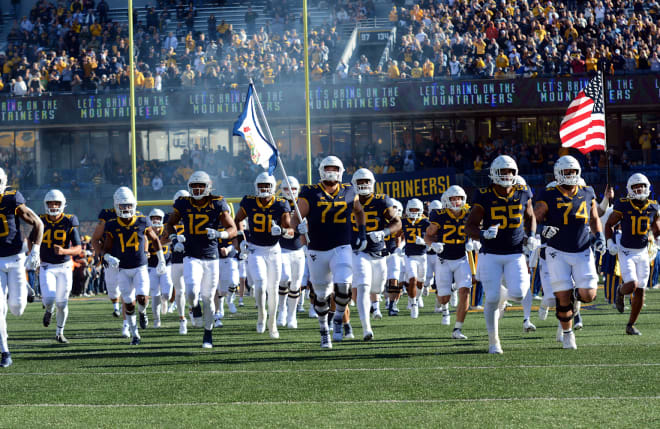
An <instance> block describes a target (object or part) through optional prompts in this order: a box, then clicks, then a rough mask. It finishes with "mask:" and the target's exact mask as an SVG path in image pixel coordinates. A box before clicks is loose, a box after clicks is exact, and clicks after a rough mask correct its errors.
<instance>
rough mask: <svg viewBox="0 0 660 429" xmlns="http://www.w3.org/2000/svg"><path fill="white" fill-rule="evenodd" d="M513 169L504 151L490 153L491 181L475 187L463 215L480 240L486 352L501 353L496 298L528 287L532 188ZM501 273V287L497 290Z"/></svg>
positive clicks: (523, 291) (517, 294)
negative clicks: (517, 181) (517, 179)
mask: <svg viewBox="0 0 660 429" xmlns="http://www.w3.org/2000/svg"><path fill="white" fill-rule="evenodd" d="M517 174H518V166H517V165H516V162H515V161H514V160H513V158H511V157H510V156H507V155H500V156H498V157H497V158H495V159H494V160H493V162H492V163H491V165H490V179H491V181H492V183H491V184H490V185H489V186H487V187H485V188H480V189H478V190H477V192H476V194H475V198H474V200H473V206H472V210H471V211H470V214H469V215H468V219H467V221H466V232H467V234H468V236H469V237H470V238H472V239H473V240H475V241H476V240H480V242H481V246H482V247H481V254H480V257H479V263H478V265H477V269H478V278H479V280H481V282H482V284H483V287H484V290H485V294H486V302H485V305H484V317H485V319H486V328H487V329H488V343H489V346H488V353H494V354H501V353H502V346H501V345H500V338H499V327H498V324H499V311H500V310H499V306H500V304H501V301H502V302H503V301H504V300H506V296H507V295H508V296H510V297H511V298H512V299H515V300H522V299H523V298H524V297H525V295H526V294H527V293H530V291H529V273H528V272H527V262H526V260H525V256H524V254H523V244H524V239H525V233H526V232H527V233H528V234H529V233H530V232H533V231H536V220H535V218H534V212H533V210H532V200H531V198H532V193H531V192H530V191H529V189H528V188H527V187H526V186H524V185H514V180H515V177H516V176H517ZM482 224H483V227H484V228H485V229H483V230H482V229H481V225H482ZM539 245H540V243H539V240H538V239H536V238H535V237H533V236H531V237H529V238H528V239H527V246H528V248H529V249H532V250H535V249H536V248H537V247H538V246H539ZM502 279H504V281H505V283H506V293H503V291H501V290H500V289H501V283H502ZM502 289H503V288H502Z"/></svg>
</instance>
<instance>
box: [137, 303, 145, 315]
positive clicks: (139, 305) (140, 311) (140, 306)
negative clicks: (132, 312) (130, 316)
mask: <svg viewBox="0 0 660 429" xmlns="http://www.w3.org/2000/svg"><path fill="white" fill-rule="evenodd" d="M137 308H138V313H146V312H147V306H146V304H145V305H142V304H140V303H138V305H137Z"/></svg>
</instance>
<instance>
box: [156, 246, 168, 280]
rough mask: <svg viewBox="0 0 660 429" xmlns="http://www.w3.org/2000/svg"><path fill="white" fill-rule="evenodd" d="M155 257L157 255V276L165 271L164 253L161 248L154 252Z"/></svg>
mask: <svg viewBox="0 0 660 429" xmlns="http://www.w3.org/2000/svg"><path fill="white" fill-rule="evenodd" d="M156 257H158V265H156V274H158V275H159V276H162V275H163V274H165V272H166V271H167V263H166V262H165V254H164V253H163V251H162V250H159V251H158V252H157V253H156Z"/></svg>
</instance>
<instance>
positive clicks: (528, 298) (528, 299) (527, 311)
mask: <svg viewBox="0 0 660 429" xmlns="http://www.w3.org/2000/svg"><path fill="white" fill-rule="evenodd" d="M533 298H534V297H533V294H532V289H531V288H529V289H528V290H527V293H526V294H525V295H524V296H523V299H522V307H523V318H524V319H529V316H530V315H531V314H532V299H533Z"/></svg>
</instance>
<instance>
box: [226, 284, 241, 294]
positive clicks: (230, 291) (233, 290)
mask: <svg viewBox="0 0 660 429" xmlns="http://www.w3.org/2000/svg"><path fill="white" fill-rule="evenodd" d="M236 289H238V286H236V285H230V286H229V288H228V289H227V290H228V291H229V293H235V292H236Z"/></svg>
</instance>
